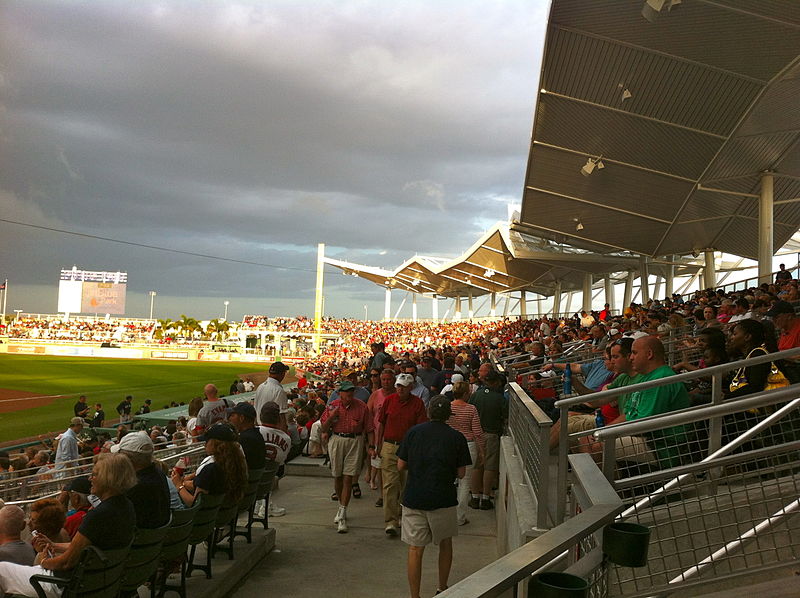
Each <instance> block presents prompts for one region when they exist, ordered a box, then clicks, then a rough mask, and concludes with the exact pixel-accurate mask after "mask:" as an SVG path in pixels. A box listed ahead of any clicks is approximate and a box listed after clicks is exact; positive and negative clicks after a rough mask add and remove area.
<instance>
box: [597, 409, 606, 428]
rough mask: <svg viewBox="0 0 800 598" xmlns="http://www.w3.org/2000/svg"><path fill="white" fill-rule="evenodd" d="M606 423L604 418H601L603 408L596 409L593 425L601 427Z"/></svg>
mask: <svg viewBox="0 0 800 598" xmlns="http://www.w3.org/2000/svg"><path fill="white" fill-rule="evenodd" d="M605 425H606V420H605V419H604V418H603V410H602V409H596V410H595V412H594V427H595V428H602V427H603V426H605Z"/></svg>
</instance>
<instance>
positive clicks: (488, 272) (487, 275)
mask: <svg viewBox="0 0 800 598" xmlns="http://www.w3.org/2000/svg"><path fill="white" fill-rule="evenodd" d="M495 274H497V273H496V272H495V271H494V270H492V269H491V268H487V269H486V272H484V273H483V275H484V276H485V277H486V278H491V277H492V276H494V275H495Z"/></svg>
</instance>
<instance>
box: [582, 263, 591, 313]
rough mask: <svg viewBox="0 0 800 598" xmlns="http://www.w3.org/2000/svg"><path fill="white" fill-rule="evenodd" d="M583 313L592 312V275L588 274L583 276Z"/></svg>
mask: <svg viewBox="0 0 800 598" xmlns="http://www.w3.org/2000/svg"><path fill="white" fill-rule="evenodd" d="M582 309H583V311H585V312H586V313H589V312H590V311H592V275H591V274H589V273H588V272H587V273H586V274H584V275H583V306H582Z"/></svg>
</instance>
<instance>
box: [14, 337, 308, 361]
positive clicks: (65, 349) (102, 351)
mask: <svg viewBox="0 0 800 598" xmlns="http://www.w3.org/2000/svg"><path fill="white" fill-rule="evenodd" d="M0 353H7V354H10V355H53V356H60V357H112V358H118V359H158V360H165V359H167V360H175V361H231V362H243V363H261V362H263V363H272V362H273V361H276V360H277V359H278V357H279V356H276V355H256V354H252V353H230V352H220V353H217V352H214V351H209V350H207V349H206V348H203V347H181V346H180V345H174V346H169V345H163V346H157V347H153V346H146V345H121V346H119V347H101V346H100V345H98V344H97V343H91V344H89V343H87V344H82V343H52V342H49V343H48V342H36V341H26V342H18V341H14V340H13V339H7V338H3V339H0ZM280 359H281V361H284V362H286V363H295V362H300V361H302V358H299V357H288V356H280Z"/></svg>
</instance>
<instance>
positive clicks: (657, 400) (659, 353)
mask: <svg viewBox="0 0 800 598" xmlns="http://www.w3.org/2000/svg"><path fill="white" fill-rule="evenodd" d="M631 363H632V367H633V370H634V372H635V373H636V374H638V375H639V377H638V378H637V379H636V382H637V383H643V382H650V381H651V380H658V379H661V378H668V377H670V376H674V375H675V372H674V371H673V370H672V368H670V367H669V366H668V365H666V360H665V353H664V345H663V343H662V342H661V340H660V339H659V338H658V337H655V336H644V337H642V338H639V339H636V340H635V341H634V342H633V346H632V348H631ZM687 407H689V393H687V392H686V386H684V384H683V383H682V382H676V383H674V384H665V385H664V386H658V387H656V388H650V389H648V390H638V391H635V392H632V393H630V394H629V395H628V399H627V400H626V401H625V406H624V413H623V414H622V415H621V416H620V419H619V420H618V421H620V422H621V421H635V420H637V419H642V418H644V417H650V416H653V415H660V414H662V413H669V412H670V411H677V410H678V409H686V408H687ZM685 444H686V435H685V431H684V428H683V426H674V427H671V428H664V429H663V430H655V431H653V432H648V433H647V434H646V435H644V436H623V437H621V438H618V439H617V460H621V459H624V460H628V461H638V462H646V463H651V464H654V465H658V466H659V467H661V468H667V467H675V466H677V465H679V464H680V453H681V451H682V450H683V449H685ZM585 447H588V448H585V449H584V450H588V451H589V452H592V453H593V454H595V455H598V457H599V455H600V453H601V449H600V447H599V446H598V443H590V444H587V445H585Z"/></svg>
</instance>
